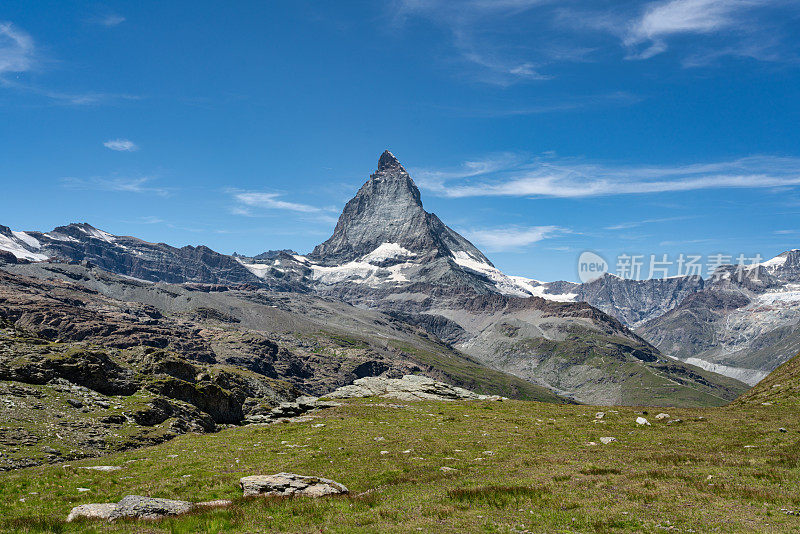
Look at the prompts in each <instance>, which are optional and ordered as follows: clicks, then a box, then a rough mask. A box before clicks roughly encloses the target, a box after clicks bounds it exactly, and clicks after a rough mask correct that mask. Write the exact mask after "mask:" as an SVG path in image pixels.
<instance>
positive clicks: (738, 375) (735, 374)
mask: <svg viewBox="0 0 800 534" xmlns="http://www.w3.org/2000/svg"><path fill="white" fill-rule="evenodd" d="M683 361H684V362H685V363H688V364H689V365H695V366H697V367H699V368H701V369H705V370H706V371H711V372H712V373H717V374H720V375H724V376H728V377H730V378H735V379H736V380H740V381H742V382H744V383H745V384H747V385H749V386H755V385H756V384H758V383H759V382H761V381H762V380H763V379H764V378H765V377H766V376H767V375H768V374H769V373H768V372H765V371H759V370H758V369H745V368H743V367H731V366H728V365H722V364H720V363H711V362H707V361H705V360H701V359H700V358H686V359H685V360H683Z"/></svg>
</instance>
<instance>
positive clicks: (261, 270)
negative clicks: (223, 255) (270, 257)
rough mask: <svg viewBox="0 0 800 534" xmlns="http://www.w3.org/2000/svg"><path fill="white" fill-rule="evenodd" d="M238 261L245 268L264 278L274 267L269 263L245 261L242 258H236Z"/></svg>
mask: <svg viewBox="0 0 800 534" xmlns="http://www.w3.org/2000/svg"><path fill="white" fill-rule="evenodd" d="M236 261H238V262H239V263H241V264H242V265H243V266H244V268H245V269H247V270H248V271H250V272H251V273H253V274H254V275H256V276H257V277H259V278H262V279H263V278H266V276H267V273H269V272H270V271H271V270H272V269H273V268H274V267H273V266H272V265H270V264H268V263H245V262H244V261H242V259H241V258H236Z"/></svg>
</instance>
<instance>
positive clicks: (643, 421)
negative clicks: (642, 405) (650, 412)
mask: <svg viewBox="0 0 800 534" xmlns="http://www.w3.org/2000/svg"><path fill="white" fill-rule="evenodd" d="M636 424H637V425H639V426H650V421H648V420H647V419H645V418H644V417H637V418H636Z"/></svg>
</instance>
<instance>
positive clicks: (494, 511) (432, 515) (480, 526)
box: [0, 399, 800, 533]
mask: <svg viewBox="0 0 800 534" xmlns="http://www.w3.org/2000/svg"><path fill="white" fill-rule="evenodd" d="M598 411H603V412H605V416H604V417H603V418H602V419H597V418H596V412H598ZM661 411H662V410H659V409H647V410H643V409H636V408H593V407H590V406H578V405H552V404H545V403H538V402H524V401H503V402H400V401H393V400H386V399H363V400H353V401H348V402H346V403H345V404H343V405H342V406H340V407H337V408H330V409H326V410H323V411H320V412H318V413H317V414H315V415H316V417H315V418H313V419H312V420H310V421H303V422H290V423H278V424H273V425H259V426H254V425H251V426H246V427H235V428H228V429H226V430H223V431H221V432H219V433H216V434H202V435H201V434H188V435H184V436H180V437H178V438H176V439H174V440H172V441H169V442H167V443H163V444H160V445H157V446H153V447H149V448H144V449H138V450H132V451H127V452H122V453H116V454H113V455H110V456H106V457H102V458H94V459H91V460H81V461H78V462H72V463H70V464H69V465H67V464H54V465H48V466H40V467H33V468H27V469H22V470H17V471H10V472H5V473H0V531H3V532H137V533H140V532H152V533H161V532H166V533H190V532H192V533H193V532H205V533H217V532H330V533H334V532H436V533H446V532H453V533H456V532H673V531H674V532H753V531H762V532H793V531H798V532H800V517H798V516H797V515H794V514H795V511H797V510H800V465H799V463H800V433H798V430H799V429H800V427H798V425H797V421H798V415H800V409H798V408H787V407H775V406H736V407H729V408H708V409H671V408H670V409H664V410H663V411H664V412H666V413H668V414H669V416H670V417H669V418H666V419H660V420H656V418H655V416H656V415H657V414H658V413H660V412H661ZM639 416H643V417H645V418H647V419H648V420H649V422H650V423H651V426H639V425H637V424H636V422H635V420H636V418H637V417H639ZM678 419H679V420H680V422H677V421H676V420H678ZM781 429H783V430H785V431H782V430H781ZM601 437H614V438H616V441H613V442H611V443H608V444H603V443H601V440H600V438H601ZM88 465H115V466H121V467H122V469H120V470H117V471H111V472H98V471H89V470H83V469H78V467H81V466H88ZM280 471H289V472H294V473H299V474H305V475H318V476H322V477H326V478H331V479H334V480H336V481H338V482H341V483H342V484H344V485H346V486H347V487H348V488H349V489H350V494H349V495H347V496H339V497H331V498H324V499H318V500H312V499H308V498H296V499H278V498H250V499H243V498H242V497H241V490H240V489H239V488H238V484H237V482H238V479H239V478H240V477H242V476H245V475H252V474H271V473H277V472H280ZM78 488H83V490H79V489H78ZM86 490H88V491H86ZM128 494H139V495H146V496H151V497H164V498H172V499H185V500H191V501H201V500H211V499H233V501H234V504H233V506H231V507H229V508H224V509H216V510H208V511H203V512H196V513H192V514H189V515H186V516H181V517H175V518H167V519H163V520H159V521H139V522H135V521H118V522H115V523H104V522H92V521H82V522H75V523H65V522H64V519H65V518H66V516H67V514H68V513H69V511H70V509H71V508H72V507H73V506H76V505H78V504H83V503H89V502H116V501H117V500H119V499H120V498H121V497H123V496H125V495H128ZM797 513H800V512H797Z"/></svg>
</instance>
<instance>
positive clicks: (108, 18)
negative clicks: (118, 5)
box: [89, 13, 125, 28]
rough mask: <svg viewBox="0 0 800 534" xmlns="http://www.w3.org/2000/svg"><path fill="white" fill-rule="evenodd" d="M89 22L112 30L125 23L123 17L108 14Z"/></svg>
mask: <svg viewBox="0 0 800 534" xmlns="http://www.w3.org/2000/svg"><path fill="white" fill-rule="evenodd" d="M89 22H91V23H93V24H99V25H101V26H105V27H107V28H113V27H114V26H119V25H120V24H122V23H123V22H125V17H123V16H122V15H118V14H116V13H109V14H107V15H103V16H98V17H94V18H91V19H89Z"/></svg>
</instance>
